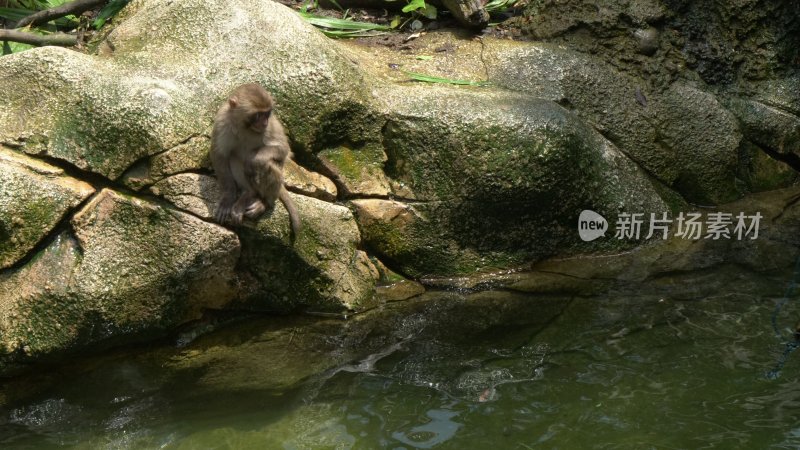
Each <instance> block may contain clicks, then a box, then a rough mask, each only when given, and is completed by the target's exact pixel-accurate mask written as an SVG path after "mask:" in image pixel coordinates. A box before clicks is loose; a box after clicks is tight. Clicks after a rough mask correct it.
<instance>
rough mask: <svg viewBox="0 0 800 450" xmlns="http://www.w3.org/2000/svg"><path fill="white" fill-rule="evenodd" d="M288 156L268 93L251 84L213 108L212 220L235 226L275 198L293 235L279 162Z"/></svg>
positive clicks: (294, 217) (296, 224) (294, 220)
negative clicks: (215, 201)
mask: <svg viewBox="0 0 800 450" xmlns="http://www.w3.org/2000/svg"><path fill="white" fill-rule="evenodd" d="M290 154H291V151H290V150H289V140H288V139H287V138H286V133H285V132H284V131H283V125H281V123H280V121H278V118H277V116H276V115H275V113H274V111H273V105H272V97H271V96H270V95H269V92H267V91H266V90H264V88H262V87H261V86H259V85H258V84H255V83H248V84H243V85H241V86H239V87H238V88H236V89H235V90H234V91H233V92H232V93H231V95H230V96H229V97H228V100H227V101H226V102H225V103H224V104H223V105H222V106H221V107H220V108H219V111H217V116H216V117H215V118H214V130H213V132H212V134H211V165H212V166H213V167H214V172H215V173H216V175H217V180H218V181H219V185H220V190H221V198H220V201H219V206H218V207H217V213H216V215H215V217H216V219H217V221H218V222H220V223H231V224H233V225H239V224H241V223H242V220H243V218H245V217H246V218H248V219H255V218H257V217H258V216H260V215H261V214H262V213H264V211H266V209H267V208H273V207H274V206H275V199H280V200H281V202H282V203H283V206H285V207H286V211H287V212H288V213H289V220H290V221H291V225H292V233H293V235H294V236H295V237H297V233H298V232H299V231H300V217H299V216H298V214H297V208H295V206H294V202H292V199H291V198H290V197H289V193H288V192H287V191H286V188H285V187H284V185H283V164H284V162H285V161H286V158H287V157H288V156H289V155H290Z"/></svg>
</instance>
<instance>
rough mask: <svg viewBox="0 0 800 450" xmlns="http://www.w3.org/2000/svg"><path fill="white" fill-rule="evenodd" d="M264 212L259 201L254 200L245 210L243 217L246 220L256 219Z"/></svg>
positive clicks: (264, 209) (263, 207)
mask: <svg viewBox="0 0 800 450" xmlns="http://www.w3.org/2000/svg"><path fill="white" fill-rule="evenodd" d="M266 210H267V208H266V207H265V206H264V203H263V202H261V200H256V201H254V202H253V203H251V204H249V205H248V206H247V208H245V210H244V216H245V217H247V218H248V219H256V218H257V217H258V216H260V215H261V214H264V211H266Z"/></svg>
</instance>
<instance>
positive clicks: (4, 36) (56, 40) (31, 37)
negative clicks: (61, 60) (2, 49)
mask: <svg viewBox="0 0 800 450" xmlns="http://www.w3.org/2000/svg"><path fill="white" fill-rule="evenodd" d="M0 41H11V42H21V43H23V44H30V45H38V46H42V45H60V46H62V47H68V46H71V45H77V44H78V37H77V36H75V35H72V34H66V33H53V34H47V35H44V36H40V35H38V34H32V33H25V32H24V31H17V30H0Z"/></svg>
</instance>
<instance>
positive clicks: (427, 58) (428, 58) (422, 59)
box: [417, 55, 433, 61]
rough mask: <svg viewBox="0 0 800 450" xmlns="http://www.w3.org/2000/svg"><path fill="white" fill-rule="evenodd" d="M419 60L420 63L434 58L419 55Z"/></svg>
mask: <svg viewBox="0 0 800 450" xmlns="http://www.w3.org/2000/svg"><path fill="white" fill-rule="evenodd" d="M417 59H419V60H420V61H430V60H432V59H433V56H428V55H419V56H417Z"/></svg>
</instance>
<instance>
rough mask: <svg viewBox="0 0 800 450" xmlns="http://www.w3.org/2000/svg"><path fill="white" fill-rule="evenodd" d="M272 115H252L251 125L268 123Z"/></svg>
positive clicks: (259, 113) (265, 113)
mask: <svg viewBox="0 0 800 450" xmlns="http://www.w3.org/2000/svg"><path fill="white" fill-rule="evenodd" d="M271 113H272V110H270V111H259V112H257V113H254V114H251V115H250V125H255V124H257V123H261V122H266V121H267V119H269V115H270V114H271Z"/></svg>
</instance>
